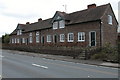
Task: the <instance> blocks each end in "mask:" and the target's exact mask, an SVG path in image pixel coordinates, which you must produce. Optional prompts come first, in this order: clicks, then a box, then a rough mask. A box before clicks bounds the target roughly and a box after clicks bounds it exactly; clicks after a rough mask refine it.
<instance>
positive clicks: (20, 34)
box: [10, 4, 118, 47]
mask: <svg viewBox="0 0 120 80" xmlns="http://www.w3.org/2000/svg"><path fill="white" fill-rule="evenodd" d="M117 28H118V22H117V20H116V17H115V15H114V12H113V10H112V7H111V5H110V4H105V5H101V6H96V4H91V5H88V8H87V9H85V10H81V11H77V12H73V13H69V14H68V13H65V12H60V11H56V13H55V15H54V16H53V17H52V18H49V19H46V20H42V19H41V18H40V19H38V22H35V23H29V22H27V23H26V24H18V25H17V28H16V29H15V30H14V31H13V32H12V33H11V34H10V44H11V45H26V46H29V45H32V46H35V45H37V46H51V47H52V46H69V47H71V46H76V47H88V46H91V47H102V46H104V45H105V44H106V43H110V44H111V45H112V46H116V41H117Z"/></svg>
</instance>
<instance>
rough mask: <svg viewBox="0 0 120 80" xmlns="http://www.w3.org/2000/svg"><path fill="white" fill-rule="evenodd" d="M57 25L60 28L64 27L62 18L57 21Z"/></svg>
mask: <svg viewBox="0 0 120 80" xmlns="http://www.w3.org/2000/svg"><path fill="white" fill-rule="evenodd" d="M59 27H60V28H64V27H65V23H64V20H61V21H59Z"/></svg>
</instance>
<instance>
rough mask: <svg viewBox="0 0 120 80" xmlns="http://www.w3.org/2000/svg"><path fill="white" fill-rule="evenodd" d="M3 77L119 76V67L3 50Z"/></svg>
mask: <svg viewBox="0 0 120 80" xmlns="http://www.w3.org/2000/svg"><path fill="white" fill-rule="evenodd" d="M0 58H2V75H1V76H2V77H3V78H118V68H112V67H104V66H96V65H89V64H82V63H74V62H67V61H61V60H52V59H45V58H40V57H32V56H27V55H19V54H17V53H16V54H13V53H12V52H8V51H7V50H3V51H2V55H1V56H0Z"/></svg>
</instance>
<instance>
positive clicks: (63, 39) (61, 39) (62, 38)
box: [60, 34, 65, 42]
mask: <svg viewBox="0 0 120 80" xmlns="http://www.w3.org/2000/svg"><path fill="white" fill-rule="evenodd" d="M60 42H65V35H64V34H60Z"/></svg>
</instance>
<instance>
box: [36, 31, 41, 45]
mask: <svg viewBox="0 0 120 80" xmlns="http://www.w3.org/2000/svg"><path fill="white" fill-rule="evenodd" d="M39 42H40V39H39V32H36V43H39Z"/></svg>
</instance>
